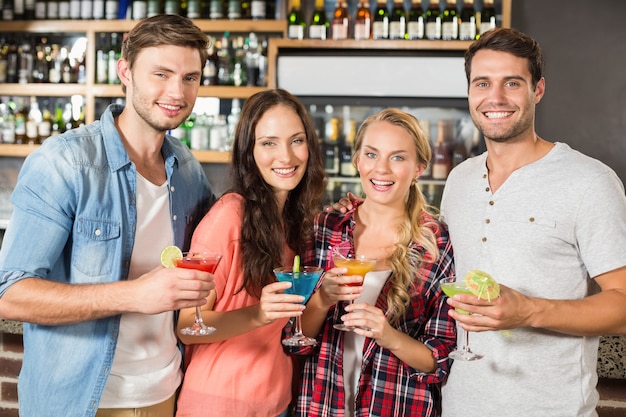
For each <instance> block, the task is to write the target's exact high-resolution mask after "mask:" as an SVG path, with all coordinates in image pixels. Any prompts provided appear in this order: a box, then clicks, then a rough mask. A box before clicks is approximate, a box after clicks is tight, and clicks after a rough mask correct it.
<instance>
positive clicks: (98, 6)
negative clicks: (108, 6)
mask: <svg viewBox="0 0 626 417" xmlns="http://www.w3.org/2000/svg"><path fill="white" fill-rule="evenodd" d="M104 3H105V0H93V11H92V12H91V17H92V18H93V19H94V20H102V19H104V16H105V13H104V10H105V4H104Z"/></svg>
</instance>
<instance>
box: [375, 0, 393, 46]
mask: <svg viewBox="0 0 626 417" xmlns="http://www.w3.org/2000/svg"><path fill="white" fill-rule="evenodd" d="M372 38H374V39H389V8H388V7H387V1H386V0H378V3H377V4H376V11H375V12H374V21H373V22H372Z"/></svg>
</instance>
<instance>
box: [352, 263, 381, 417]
mask: <svg viewBox="0 0 626 417" xmlns="http://www.w3.org/2000/svg"><path fill="white" fill-rule="evenodd" d="M390 275H391V271H390V270H387V271H371V272H368V273H367V274H365V278H364V279H363V292H362V293H361V296H360V297H359V298H357V299H356V300H354V302H355V303H368V304H371V305H376V300H377V299H378V296H379V295H380V292H381V291H382V289H383V286H384V285H385V282H387V279H388V278H389V276H390ZM364 344H365V337H363V336H360V335H358V334H356V333H354V332H345V334H344V340H343V377H344V390H345V394H346V406H345V414H346V416H353V415H354V398H355V397H356V391H357V389H358V386H359V378H361V364H362V362H363V345H364Z"/></svg>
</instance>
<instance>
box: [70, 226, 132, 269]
mask: <svg viewBox="0 0 626 417" xmlns="http://www.w3.org/2000/svg"><path fill="white" fill-rule="evenodd" d="M120 234H121V227H120V224H119V223H116V222H112V221H108V220H107V221H104V220H92V219H78V220H77V221H76V227H75V230H74V234H73V239H74V241H73V242H72V269H73V270H74V271H77V272H79V273H80V274H82V275H85V278H96V277H102V276H104V275H107V274H110V273H111V271H112V270H113V265H115V264H118V263H119V259H118V258H119V257H120V251H119V247H118V246H119V245H120V244H121V241H120ZM74 278H75V279H79V277H74ZM110 280H111V279H110V277H109V279H106V281H110ZM86 281H89V280H86Z"/></svg>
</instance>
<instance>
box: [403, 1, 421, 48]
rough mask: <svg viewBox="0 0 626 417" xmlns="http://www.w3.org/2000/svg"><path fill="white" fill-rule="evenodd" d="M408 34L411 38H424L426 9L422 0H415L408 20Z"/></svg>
mask: <svg viewBox="0 0 626 417" xmlns="http://www.w3.org/2000/svg"><path fill="white" fill-rule="evenodd" d="M406 34H407V37H408V38H409V39H424V9H422V2H421V0H413V1H412V2H411V8H410V9H409V16H408V17H407V22H406Z"/></svg>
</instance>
